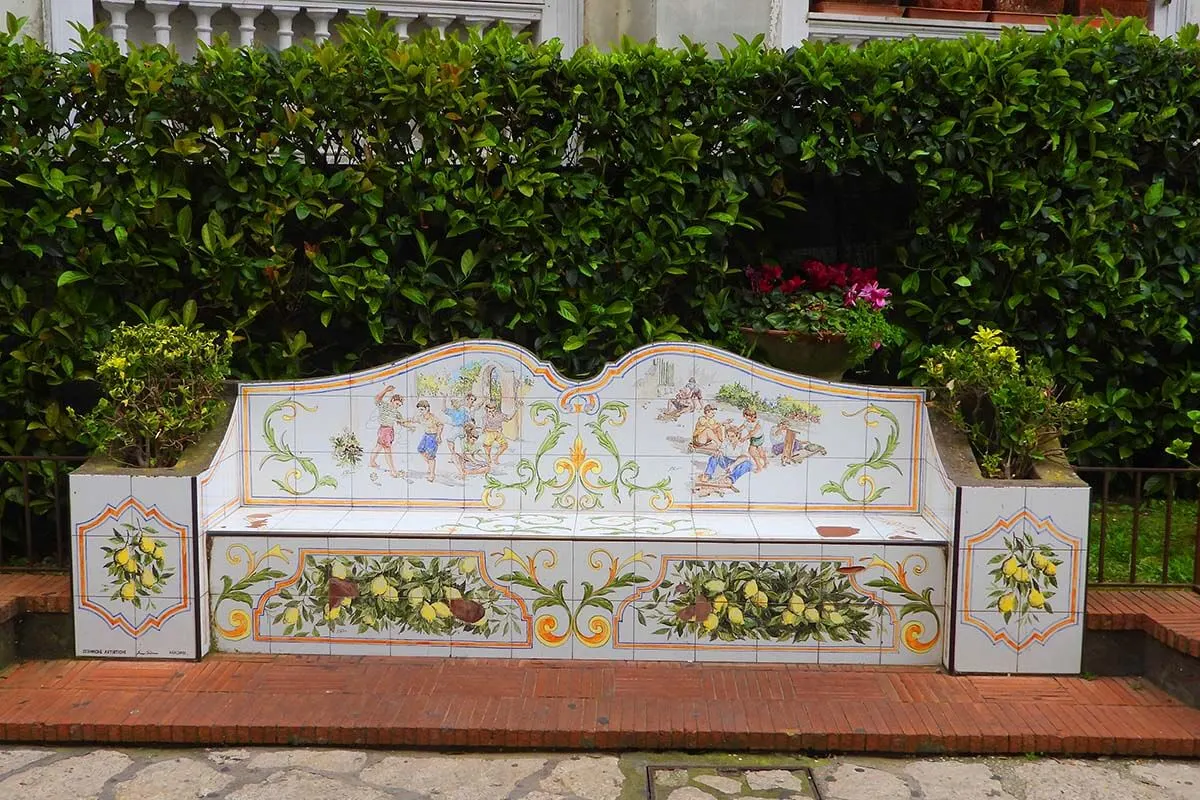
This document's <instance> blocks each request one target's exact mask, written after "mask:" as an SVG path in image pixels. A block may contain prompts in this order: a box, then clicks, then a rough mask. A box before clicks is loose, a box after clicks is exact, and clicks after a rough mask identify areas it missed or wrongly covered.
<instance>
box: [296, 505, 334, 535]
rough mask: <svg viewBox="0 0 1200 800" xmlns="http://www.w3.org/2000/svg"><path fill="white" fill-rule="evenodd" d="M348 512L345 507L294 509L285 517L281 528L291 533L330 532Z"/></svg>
mask: <svg viewBox="0 0 1200 800" xmlns="http://www.w3.org/2000/svg"><path fill="white" fill-rule="evenodd" d="M348 513H349V510H348V509H345V508H305V507H300V508H296V509H294V510H293V511H292V512H291V513H290V514H289V515H288V517H287V521H286V524H284V525H283V526H282V529H283V530H285V531H288V532H293V533H314V534H325V533H330V532H331V531H333V530H335V529H336V528H337V527H338V523H340V522H341V521H342V520H343V519H345V518H346V515H347V514H348Z"/></svg>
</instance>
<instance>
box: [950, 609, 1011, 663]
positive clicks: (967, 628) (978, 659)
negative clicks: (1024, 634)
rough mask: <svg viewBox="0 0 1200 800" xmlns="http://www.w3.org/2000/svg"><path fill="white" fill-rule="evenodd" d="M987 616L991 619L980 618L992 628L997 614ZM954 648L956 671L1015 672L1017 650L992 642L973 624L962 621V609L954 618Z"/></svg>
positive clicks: (1001, 643) (996, 619)
mask: <svg viewBox="0 0 1200 800" xmlns="http://www.w3.org/2000/svg"><path fill="white" fill-rule="evenodd" d="M991 616H992V617H993V618H991V619H989V618H984V620H983V624H984V625H985V626H986V627H988V628H989V629H993V628H994V623H996V622H997V621H998V618H999V614H998V613H995V612H993V613H992V615H991ZM1001 624H1002V623H1001ZM954 651H955V652H954V671H955V672H956V673H999V674H1011V673H1015V672H1016V671H1017V651H1016V650H1015V649H1014V648H1013V647H1011V646H1009V645H1007V644H1005V643H1003V642H995V641H993V640H992V638H991V636H990V635H988V634H986V633H985V632H984V631H983V630H981V629H980V628H979V627H976V625H973V624H966V623H964V621H963V614H962V612H960V613H959V615H958V617H957V618H956V620H955V636H954Z"/></svg>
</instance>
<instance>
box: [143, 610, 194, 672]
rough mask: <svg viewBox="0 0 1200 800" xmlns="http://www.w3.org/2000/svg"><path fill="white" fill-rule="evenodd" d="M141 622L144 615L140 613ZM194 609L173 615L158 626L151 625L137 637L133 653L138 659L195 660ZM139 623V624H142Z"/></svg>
mask: <svg viewBox="0 0 1200 800" xmlns="http://www.w3.org/2000/svg"><path fill="white" fill-rule="evenodd" d="M141 613H142V617H141V620H142V622H144V621H145V618H146V616H147V615H146V613H145V612H141ZM195 614H196V610H195V607H192V608H189V609H188V610H187V611H185V612H182V613H179V614H175V615H173V616H172V617H170V618H169V619H167V620H164V621H163V622H162V623H161V624H160V625H158V626H154V625H151V626H149V627H147V628H146V629H145V630H144V631H142V633H141V634H139V635H138V638H137V642H136V644H135V652H136V655H137V657H138V658H157V659H193V658H196V649H197V645H196V617H195ZM142 622H139V624H142Z"/></svg>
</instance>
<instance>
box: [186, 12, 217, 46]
mask: <svg viewBox="0 0 1200 800" xmlns="http://www.w3.org/2000/svg"><path fill="white" fill-rule="evenodd" d="M188 8H190V9H191V10H192V13H193V14H195V15H196V38H197V39H199V40H200V41H202V42H204V43H205V44H212V32H213V27H212V18H213V14H215V13H217V12H218V11H220V10H221V4H220V3H192V2H189V3H188Z"/></svg>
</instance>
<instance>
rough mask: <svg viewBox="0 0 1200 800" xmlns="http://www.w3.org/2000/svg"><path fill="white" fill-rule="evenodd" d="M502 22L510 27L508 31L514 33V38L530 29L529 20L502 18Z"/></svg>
mask: <svg viewBox="0 0 1200 800" xmlns="http://www.w3.org/2000/svg"><path fill="white" fill-rule="evenodd" d="M500 21H501V22H503V23H504V24H505V25H507V26H508V29H509V30H510V31H512V32H513V35H514V36H515V35H517V34H518V33H520V32H521V31H523V30H525V29H526V28H527V27H529V20H527V19H513V18H512V17H501V18H500Z"/></svg>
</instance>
